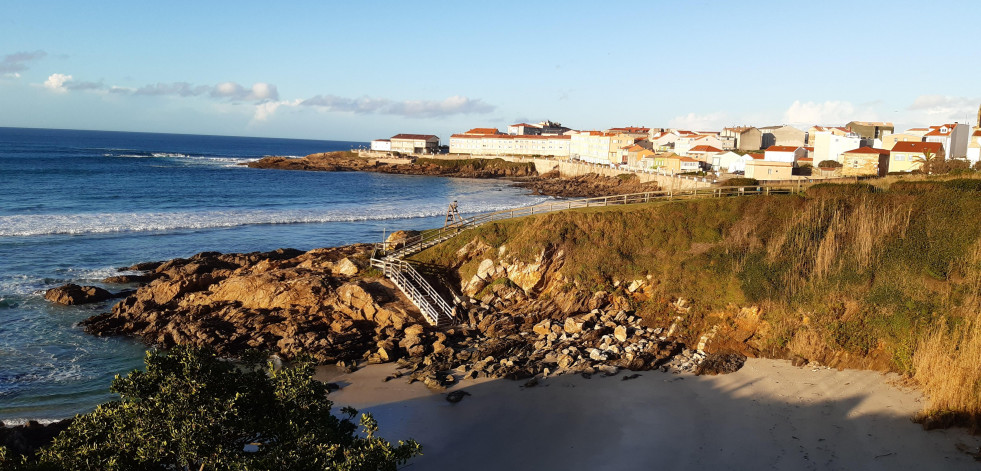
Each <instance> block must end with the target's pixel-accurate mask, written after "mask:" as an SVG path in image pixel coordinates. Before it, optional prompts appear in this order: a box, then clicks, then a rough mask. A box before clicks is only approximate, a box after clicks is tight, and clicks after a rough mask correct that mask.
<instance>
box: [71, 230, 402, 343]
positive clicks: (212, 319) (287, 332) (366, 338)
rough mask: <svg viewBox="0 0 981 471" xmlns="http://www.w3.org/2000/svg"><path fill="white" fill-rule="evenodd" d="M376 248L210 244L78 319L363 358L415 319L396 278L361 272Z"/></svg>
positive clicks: (182, 337) (168, 338)
mask: <svg viewBox="0 0 981 471" xmlns="http://www.w3.org/2000/svg"><path fill="white" fill-rule="evenodd" d="M370 249H371V246H369V245H355V246H347V247H338V248H331V249H316V250H311V251H309V252H305V253H304V252H300V251H297V250H292V249H281V250H278V251H275V252H266V253H249V254H220V253H216V252H205V253H200V254H197V255H195V256H193V257H190V258H187V259H175V260H171V261H168V262H165V263H163V264H160V265H159V266H158V267H157V268H156V269H154V270H153V272H152V273H148V274H147V276H150V277H151V278H153V280H152V281H150V282H149V283H148V284H146V285H145V286H142V287H140V288H139V289H138V290H137V291H136V293H135V294H133V295H131V296H129V297H127V298H125V299H124V300H122V301H121V302H119V303H118V304H116V305H115V306H114V307H113V308H112V311H111V312H109V313H105V314H101V315H98V316H95V317H92V318H89V319H87V320H86V321H84V322H83V323H82V325H83V326H84V328H85V329H86V330H87V331H89V332H91V333H94V334H97V335H129V336H135V337H139V338H141V339H143V340H144V341H145V342H147V343H149V344H154V345H161V346H164V347H169V346H172V345H175V344H178V343H181V344H192V345H198V346H207V347H211V348H213V349H215V350H216V351H217V352H218V353H220V354H223V355H231V356H235V355H239V354H241V353H243V352H245V351H246V350H250V349H256V350H263V351H268V352H270V353H277V354H279V355H281V356H283V357H287V358H289V357H293V356H296V355H299V354H310V355H312V356H314V357H315V358H317V359H319V360H321V361H325V362H333V361H338V360H360V359H362V358H363V356H364V355H365V353H370V352H375V351H376V350H377V347H376V343H377V342H379V341H382V340H387V339H389V338H391V337H392V336H394V335H395V334H396V332H399V331H401V329H402V328H403V326H404V325H406V324H409V323H413V322H415V319H416V317H415V315H416V314H414V310H413V308H411V305H410V304H409V303H408V302H407V301H406V300H405V299H404V298H402V297H401V296H400V295H399V294H398V292H397V291H396V290H395V289H394V286H392V285H390V284H389V283H388V282H387V281H385V280H384V279H379V278H371V277H368V278H364V277H358V276H357V275H358V273H360V272H361V270H362V269H363V268H364V267H366V266H367V263H366V259H367V257H368V255H369V254H370Z"/></svg>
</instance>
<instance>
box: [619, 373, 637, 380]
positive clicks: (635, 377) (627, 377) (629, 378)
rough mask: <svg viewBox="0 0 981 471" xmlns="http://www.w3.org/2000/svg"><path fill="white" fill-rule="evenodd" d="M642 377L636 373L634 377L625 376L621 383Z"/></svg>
mask: <svg viewBox="0 0 981 471" xmlns="http://www.w3.org/2000/svg"><path fill="white" fill-rule="evenodd" d="M640 376H641V375H640V374H638V373H634V374H632V375H625V376H624V377H622V378H620V381H628V380H631V379H637V378H640Z"/></svg>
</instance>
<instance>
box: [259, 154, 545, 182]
mask: <svg viewBox="0 0 981 471" xmlns="http://www.w3.org/2000/svg"><path fill="white" fill-rule="evenodd" d="M246 165H247V166H249V167H251V168H265V169H279V170H309V171H324V172H344V171H361V172H379V173H393V174H400V175H431V176H444V177H461V178H515V177H530V176H534V175H536V172H535V166H534V165H531V164H514V163H511V162H507V161H505V160H503V159H464V160H445V161H440V160H435V159H418V160H415V161H413V162H412V163H394V164H388V163H384V162H380V161H377V160H372V159H366V158H362V157H359V156H358V155H357V154H355V153H353V152H327V153H320V154H310V155H308V156H305V157H277V156H270V157H263V158H262V159H259V160H256V161H253V162H249V163H247V164H246Z"/></svg>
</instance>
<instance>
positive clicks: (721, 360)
mask: <svg viewBox="0 0 981 471" xmlns="http://www.w3.org/2000/svg"><path fill="white" fill-rule="evenodd" d="M745 363H746V356H745V355H742V354H739V353H735V352H720V353H712V354H709V355H708V356H706V357H705V359H704V360H702V361H701V363H699V364H698V366H697V367H696V369H695V374H697V375H717V374H727V373H734V372H736V371H739V369H740V368H742V367H743V365H744V364H745Z"/></svg>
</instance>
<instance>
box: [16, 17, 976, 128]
mask: <svg viewBox="0 0 981 471" xmlns="http://www.w3.org/2000/svg"><path fill="white" fill-rule="evenodd" d="M979 25H981V1H977V0H951V1H947V2H943V3H942V4H931V3H929V2H912V1H904V0H894V1H861V0H858V1H856V0H852V1H849V2H840V1H825V2H817V3H815V2H802V1H795V0H781V1H759V2H733V1H728V0H727V1H697V0H696V1H670V2H668V1H656V0H648V1H641V2H618V1H612V2H595V1H583V2H580V1H572V0H570V1H562V2H554V1H539V2H508V1H499V2H490V3H488V2H422V1H417V2H405V1H400V2H381V1H346V2H337V1H309V2H304V1H293V2H268V1H264V2H253V1H248V0H237V1H219V0H215V1H207V2H201V1H180V0H168V1H166V2H144V1H110V0H103V1H98V2H78V1H74V0H73V1H53V0H26V1H21V0H3V1H2V2H0V126H9V127H39V128H60V129H95V130H113V131H143V132H172V133H189V134H215V135H233V136H259V137H283V138H306V139H327V140H349V141H368V140H371V139H377V138H387V137H390V136H392V135H394V134H397V133H418V134H435V135H438V136H440V138H441V140H442V141H443V142H444V143H445V142H448V139H449V136H450V135H451V134H453V133H457V132H463V131H466V130H467V129H470V128H474V127H497V128H500V129H505V128H506V126H507V125H508V124H513V123H518V122H532V123H536V122H539V121H542V120H545V119H549V120H552V121H557V122H560V123H562V124H564V125H565V126H568V127H571V128H574V129H583V130H586V129H606V128H610V127H618V126H647V127H678V128H684V129H691V130H696V131H711V130H720V129H721V128H722V127H724V126H732V125H755V126H766V125H775V124H790V125H794V126H798V127H805V128H806V127H808V126H810V125H813V124H821V125H844V124H846V123H847V122H849V121H852V120H865V121H872V120H875V121H889V122H894V123H895V124H896V127H897V132H898V131H899V130H900V129H906V128H909V127H916V126H924V125H931V124H942V123H945V122H953V121H959V122H969V123H971V124H972V125H974V124H976V123H974V121H975V119H976V116H977V113H978V107H979V105H981V50H979V48H978V47H977V45H978V42H979V33H978V31H979Z"/></svg>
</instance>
